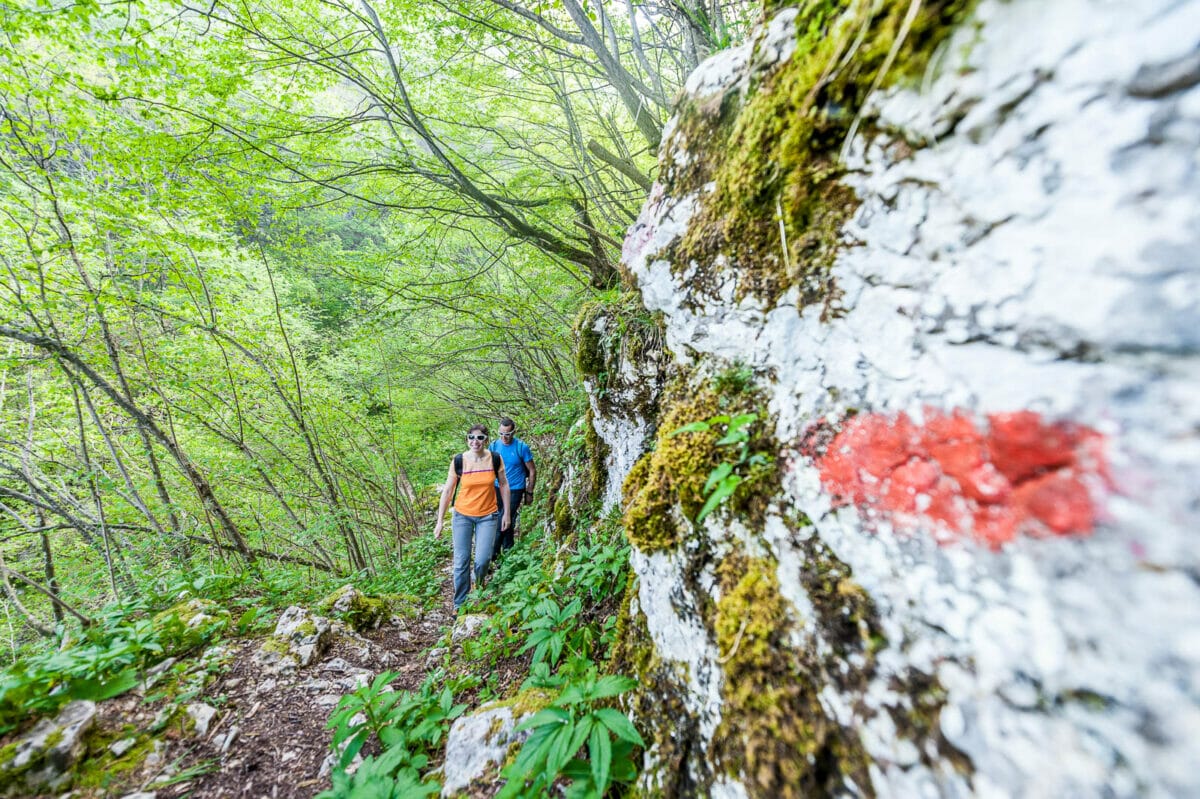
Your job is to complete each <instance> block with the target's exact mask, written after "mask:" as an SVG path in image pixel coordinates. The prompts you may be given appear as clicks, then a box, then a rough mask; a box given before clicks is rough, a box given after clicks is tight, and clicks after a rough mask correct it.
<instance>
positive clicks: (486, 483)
mask: <svg viewBox="0 0 1200 799" xmlns="http://www.w3.org/2000/svg"><path fill="white" fill-rule="evenodd" d="M497 480H499V482H500V498H501V500H503V503H504V513H503V515H502V514H501V512H500V508H499V507H498V506H497V503H496V488H495V483H496V481H497ZM456 489H457V497H455V490H456ZM451 498H454V516H453V518H452V519H451V520H450V530H451V533H452V536H453V542H454V612H455V613H458V609H459V608H460V607H462V604H463V603H464V602H466V601H467V594H468V593H470V591H471V544H472V542H474V544H475V585H476V587H478V586H479V585H481V584H482V583H483V578H484V577H485V576H486V575H487V568H488V564H489V563H490V562H491V560H492V551H493V550H494V549H495V547H496V536H497V534H498V532H499V531H501V530H507V529H508V526H509V523H510V519H509V511H508V508H509V507H510V500H509V489H508V477H507V475H505V473H504V461H503V459H501V458H500V456H499V455H496V454H495V453H492V452H489V451H488V429H487V427H486V426H484V425H481V424H477V425H474V426H472V427H471V429H470V430H469V431H467V451H466V452H463V453H460V454H458V455H455V456H454V458H453V459H452V460H451V461H450V471H449V473H448V474H447V475H446V486H445V487H444V488H443V489H442V501H441V502H440V503H439V504H438V515H437V524H436V525H435V526H434V528H433V537H434V538H438V537H440V536H441V534H442V526H443V525H444V524H445V521H446V509H447V508H449V506H450V500H451Z"/></svg>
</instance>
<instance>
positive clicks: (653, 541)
mask: <svg viewBox="0 0 1200 799" xmlns="http://www.w3.org/2000/svg"><path fill="white" fill-rule="evenodd" d="M727 371H734V372H737V373H739V374H740V373H741V372H742V371H743V368H739V367H732V368H731V369H730V370H727ZM661 404H662V408H663V415H662V418H661V420H660V422H659V428H658V433H657V436H656V438H655V442H654V449H653V450H652V451H651V452H649V453H647V454H645V455H643V456H642V457H641V458H640V459H639V460H638V462H637V463H635V464H634V466H633V468H632V469H631V470H630V472H629V474H628V475H627V476H626V478H625V483H624V486H623V490H624V496H625V497H626V499H627V502H628V504H627V505H626V508H625V515H624V523H625V530H626V533H627V534H628V536H629V540H630V541H632V542H633V543H634V544H635V545H636V546H637V547H638V548H639V549H641V550H643V551H645V552H656V551H662V550H665V549H670V548H672V547H674V546H676V545H677V544H679V543H680V541H682V536H683V533H682V530H681V528H682V525H681V524H680V521H679V517H678V516H677V514H682V515H683V516H684V517H686V518H687V519H689V520H695V519H696V517H697V516H698V515H699V513H700V511H701V509H702V508H703V507H704V503H705V501H706V499H707V496H708V492H707V491H706V490H705V483H707V482H708V478H709V475H710V474H712V472H713V470H714V469H716V468H717V467H718V466H719V465H720V464H721V463H722V462H725V461H728V460H729V459H730V458H731V456H732V451H731V450H730V449H729V448H727V447H721V446H718V445H717V442H718V441H719V440H720V439H721V436H722V434H723V429H722V428H721V426H720V425H715V426H713V427H712V428H711V429H708V430H702V431H696V432H687V433H679V434H676V435H672V433H673V432H674V431H676V430H678V429H679V428H681V427H684V426H685V425H688V424H690V423H692V422H697V421H704V420H707V419H711V418H713V417H714V416H717V415H727V416H736V415H738V414H743V413H757V414H759V416H760V420H759V421H758V422H755V423H754V425H753V426H752V428H751V438H750V441H749V442H748V448H749V450H750V451H752V452H761V453H764V454H766V455H767V456H769V461H768V462H767V463H763V464H760V465H757V466H754V467H748V468H747V469H746V474H745V475H743V478H744V479H743V480H742V482H741V484H739V486H738V487H737V490H736V491H735V492H734V494H733V495H732V497H730V499H729V500H728V502H727V504H726V506H725V507H726V509H727V511H728V512H729V513H730V514H732V515H734V516H736V517H738V518H741V519H743V520H745V521H747V522H748V523H749V524H751V525H756V524H760V523H761V522H762V519H763V516H764V514H765V512H766V509H767V505H768V503H769V502H770V499H771V497H773V496H774V495H775V493H776V492H777V491H778V487H779V476H778V469H777V467H776V465H775V464H774V455H775V453H776V452H777V450H778V446H777V444H776V443H775V441H774V438H773V435H774V430H773V426H772V425H771V424H770V422H769V420H767V419H765V418H761V417H764V416H765V408H766V399H765V396H764V395H762V394H761V393H760V392H758V391H757V390H756V389H754V388H753V384H752V380H750V379H745V380H731V379H730V378H729V375H728V374H727V373H722V374H720V375H717V376H716V377H714V378H712V379H704V378H694V377H693V378H692V379H688V378H687V377H684V378H681V379H679V380H677V381H676V382H675V383H673V384H672V385H671V386H670V387H668V389H667V391H666V396H665V397H664V398H663V399H662V400H661Z"/></svg>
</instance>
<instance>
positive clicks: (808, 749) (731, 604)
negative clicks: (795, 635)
mask: <svg viewBox="0 0 1200 799" xmlns="http://www.w3.org/2000/svg"><path fill="white" fill-rule="evenodd" d="M775 569H776V564H775V563H774V561H772V560H769V559H766V558H747V557H745V556H743V555H740V554H734V555H731V556H729V557H727V558H726V559H725V560H724V561H722V563H721V565H720V567H719V569H718V577H719V579H720V580H721V583H722V594H721V599H720V601H719V602H718V603H717V607H716V619H715V620H714V627H715V633H716V638H717V647H718V650H719V652H720V659H721V662H722V664H723V666H724V669H725V680H724V683H723V687H722V698H723V699H724V702H725V705H724V709H723V714H722V721H721V726H720V728H719V729H718V730H717V734H716V736H715V741H716V742H717V747H718V752H717V755H718V761H719V762H720V763H722V764H723V765H724V766H725V768H727V769H728V770H729V771H730V772H731V773H733V774H734V775H735V776H736V777H737V778H738V779H740V780H741V781H742V782H744V783H745V784H746V786H747V788H748V790H749V792H750V794H751V795H752V796H771V797H783V798H785V799H786V798H787V797H805V796H826V795H834V794H836V793H838V791H839V789H842V788H843V787H844V785H845V783H846V782H847V781H849V782H850V783H853V784H854V785H855V786H856V787H857V789H858V792H859V793H860V794H861V795H867V796H870V795H872V793H873V792H872V790H871V782H870V777H869V775H868V773H867V770H866V766H867V758H866V755H865V753H864V751H863V749H862V747H861V744H860V743H859V742H858V740H857V738H856V737H855V736H854V735H853V733H852V732H850V731H847V730H843V729H841V728H840V727H838V725H837V724H836V723H835V722H833V721H832V720H831V719H829V718H828V717H827V716H826V714H825V712H824V710H823V709H822V707H821V704H820V701H819V699H818V693H819V684H820V683H819V679H820V674H819V671H818V670H816V669H815V668H814V666H815V664H814V663H813V662H812V661H811V659H809V658H807V657H805V654H804V653H798V652H795V651H793V650H791V649H790V647H789V646H788V643H787V641H788V635H789V632H790V622H789V619H788V604H787V601H786V600H785V599H784V598H783V596H782V595H781V594H780V592H779V581H778V578H777V577H776V573H775Z"/></svg>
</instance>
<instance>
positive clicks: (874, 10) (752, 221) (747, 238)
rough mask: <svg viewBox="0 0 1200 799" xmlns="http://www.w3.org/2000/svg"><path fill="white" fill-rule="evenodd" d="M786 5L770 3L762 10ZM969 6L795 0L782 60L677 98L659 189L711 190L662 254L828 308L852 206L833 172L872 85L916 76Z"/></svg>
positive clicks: (956, 1) (705, 278) (755, 292)
mask: <svg viewBox="0 0 1200 799" xmlns="http://www.w3.org/2000/svg"><path fill="white" fill-rule="evenodd" d="M785 5H788V4H785V3H776V2H768V3H766V4H765V13H766V14H767V15H768V16H770V15H773V14H775V13H776V12H777V11H779V10H780V9H781V8H783V7H784V6H785ZM972 5H973V3H972V2H970V0H934V1H933V2H926V3H924V4H923V5H921V6H919V7H918V10H917V13H916V16H915V18H914V19H913V20H912V21H911V25H907V26H906V24H905V20H906V17H907V16H908V14H909V11H910V10H911V9H912V8H913V5H912V4H911V3H910V2H908V0H881V2H876V3H865V4H864V3H858V2H851V0H824V1H823V2H811V3H806V4H804V5H803V7H802V8H801V10H800V15H799V17H798V18H797V20H796V23H795V28H796V30H797V31H798V33H797V43H796V51H795V53H794V54H793V55H792V56H791V58H790V59H789V60H788V61H787V63H785V64H784V65H783V66H782V67H779V68H777V69H775V70H774V71H772V72H769V73H767V74H765V75H764V74H758V75H754V76H752V80H751V84H750V85H751V91H750V93H749V95H748V97H746V98H742V97H740V96H739V94H738V92H739V88H738V87H739V86H740V85H741V84H738V85H737V86H735V87H734V88H731V89H729V90H727V91H726V92H725V93H723V94H721V95H719V96H716V97H704V98H699V99H697V100H694V101H692V102H690V103H687V104H685V105H684V106H683V107H682V108H681V109H680V111H679V113H678V115H677V124H676V126H675V128H674V129H673V133H672V139H671V141H670V142H669V143H668V147H667V152H670V151H671V150H673V149H674V150H680V151H685V152H687V154H688V157H687V158H684V159H678V161H671V160H670V159H668V161H667V162H666V163H664V174H663V182H664V184H665V189H666V193H667V194H668V195H669V196H674V197H682V196H685V195H686V194H689V193H692V192H696V191H700V190H701V187H704V186H706V185H709V184H712V185H713V187H714V188H713V190H712V192H711V193H708V192H707V191H706V192H705V197H704V199H703V201H702V204H701V207H700V209H699V210H698V212H697V214H696V216H695V217H694V218H693V219H692V220H691V223H690V224H689V227H688V230H687V232H686V233H685V234H684V236H683V238H682V240H681V241H679V242H677V243H676V244H675V245H673V247H672V250H673V251H672V252H668V253H664V254H660V256H659V257H667V258H668V259H669V260H670V261H671V262H672V264H673V267H674V269H675V270H676V273H677V274H681V273H683V272H684V271H686V270H689V269H691V268H693V266H694V267H695V268H696V269H697V270H698V271H697V272H696V273H694V274H693V275H692V277H691V280H692V285H693V286H694V287H695V289H697V290H700V291H705V290H707V291H713V290H714V289H715V286H716V285H717V284H719V283H720V282H721V280H723V278H722V277H721V276H722V275H725V274H731V275H734V276H735V277H736V280H737V285H736V291H735V297H736V298H737V299H741V298H743V297H747V296H755V297H759V298H761V299H762V300H764V301H765V303H766V304H767V305H768V306H772V305H774V304H775V303H776V302H778V300H779V299H780V298H781V297H782V295H783V294H784V293H785V292H786V291H787V290H788V289H789V288H791V287H792V286H797V287H798V288H799V305H800V306H801V307H803V306H806V305H812V304H821V305H824V306H825V308H826V312H827V313H828V312H834V311H835V304H836V301H837V298H838V292H837V290H836V287H835V286H834V283H833V279H832V277H831V274H830V272H831V267H832V265H833V262H834V259H835V257H836V254H837V252H838V251H839V250H840V249H841V248H842V247H844V246H845V242H844V241H843V238H842V233H841V230H842V227H843V225H844V223H845V222H846V221H847V220H848V219H849V218H850V216H851V215H852V214H853V213H854V211H855V210H856V208H857V206H858V200H857V198H856V197H855V195H854V193H853V191H852V190H850V189H849V188H848V187H847V186H845V185H844V184H842V182H841V176H842V174H843V171H844V168H843V166H842V164H841V162H840V160H839V150H840V149H841V148H842V146H843V144H844V142H845V141H846V139H847V137H848V136H849V135H850V133H851V127H852V125H853V124H854V122H855V119H856V118H857V116H858V114H859V112H860V109H861V108H862V107H863V104H864V102H865V101H866V99H867V97H868V95H869V94H870V92H871V91H872V89H873V88H875V87H876V86H877V85H887V84H889V83H894V82H896V81H898V80H902V79H904V78H906V77H909V76H913V75H919V74H921V72H922V70H924V69H925V67H926V65H927V64H928V61H929V57H930V55H931V54H932V52H933V51H934V49H935V48H936V47H937V45H938V44H939V43H940V42H941V41H942V40H943V39H944V38H945V36H946V35H947V34H948V33H949V32H950V31H951V30H953V28H954V26H955V24H956V23H958V22H959V21H961V20H962V19H963V18H964V16H965V14H966V13H967V11H968V10H969V8H970V7H971V6H972ZM906 27H907V30H906ZM902 34H903V35H902ZM852 47H855V48H856V49H854V50H851V48H852ZM885 66H887V71H886V74H881V72H882V70H883V69H884V67H885ZM719 256H721V257H719Z"/></svg>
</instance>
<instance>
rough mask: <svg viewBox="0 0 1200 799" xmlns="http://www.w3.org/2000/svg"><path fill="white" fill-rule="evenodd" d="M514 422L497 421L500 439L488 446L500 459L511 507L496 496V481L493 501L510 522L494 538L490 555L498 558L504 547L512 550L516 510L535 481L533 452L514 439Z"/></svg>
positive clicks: (515, 535) (535, 472)
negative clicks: (506, 477)
mask: <svg viewBox="0 0 1200 799" xmlns="http://www.w3.org/2000/svg"><path fill="white" fill-rule="evenodd" d="M516 433H517V425H516V423H515V422H513V420H512V419H509V418H508V417H505V418H503V419H501V420H500V439H499V440H498V441H493V442H492V445H491V446H490V447H488V449H490V450H491V451H492V452H495V453H497V454H499V455H500V457H501V458H502V459H503V460H504V471H505V473H506V474H507V475H508V490H509V495H510V496H511V498H512V507H511V508H505V507H504V498H503V497H501V496H500V487H499V483H498V482H497V486H496V501H497V502H498V503H499V505H500V513H501V515H506V516H508V517H509V518H510V519H511V520H512V521H511V523H510V524H509V525H508V529H507V530H502V531H501V532H500V537H499V539H498V540H497V541H496V550H495V555H494V557H496V558H498V557H499V556H500V554H501V553H502V552H504V551H505V550H509V549H512V546H513V544H514V543H516V540H517V519H518V518H519V517H518V515H517V511H518V510H519V509H520V507H521V505H522V504H525V505H528V504H529V502H530V499H531V498H532V496H533V484H534V482H535V481H536V480H537V467H536V466H534V464H533V453H532V452H531V451H530V450H529V445H528V444H526V443H525V442H524V441H522V440H521V439H519V438H517V435H516Z"/></svg>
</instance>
